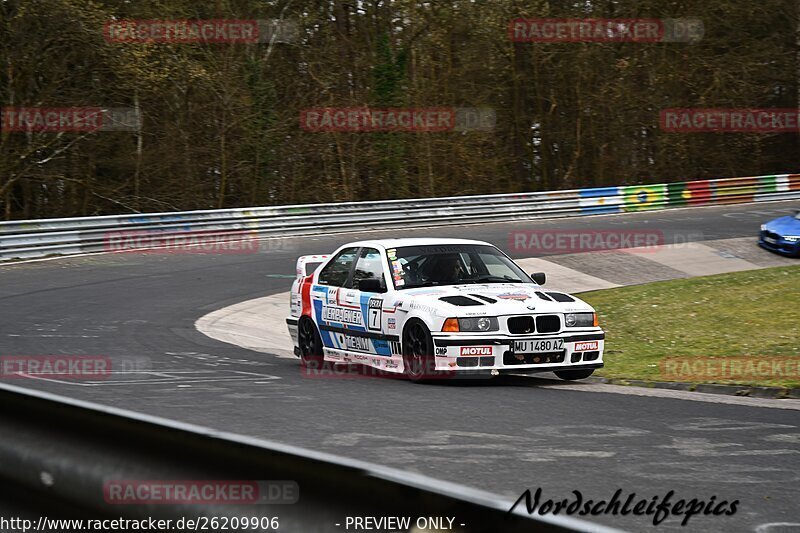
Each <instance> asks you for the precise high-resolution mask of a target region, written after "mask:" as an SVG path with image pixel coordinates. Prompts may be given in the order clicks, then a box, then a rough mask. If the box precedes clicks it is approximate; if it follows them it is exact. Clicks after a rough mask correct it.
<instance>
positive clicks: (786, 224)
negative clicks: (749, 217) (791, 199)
mask: <svg viewBox="0 0 800 533" xmlns="http://www.w3.org/2000/svg"><path fill="white" fill-rule="evenodd" d="M766 225H767V229H768V230H769V231H771V232H773V233H777V234H778V235H781V236H784V235H800V220H797V219H796V218H794V216H792V215H787V216H785V217H781V218H776V219H775V220H771V221H769V222H767V224H766Z"/></svg>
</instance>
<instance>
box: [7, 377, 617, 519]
mask: <svg viewBox="0 0 800 533" xmlns="http://www.w3.org/2000/svg"><path fill="white" fill-rule="evenodd" d="M0 405H2V406H3V409H2V410H0V435H2V439H0V496H1V497H0V504H6V505H7V504H8V503H9V501H11V502H12V503H13V502H14V500H15V499H21V498H24V506H23V507H24V508H25V509H24V510H25V511H27V513H28V516H29V517H38V516H43V513H46V516H47V517H48V518H51V519H52V518H56V519H57V518H84V519H92V520H98V519H104V518H126V519H145V518H154V519H179V518H182V517H187V518H198V517H201V516H205V517H228V518H231V517H240V518H241V517H260V518H264V517H269V518H273V517H277V518H278V519H279V524H280V527H279V528H278V530H279V531H290V532H300V531H303V532H305V531H315V532H324V531H337V532H340V531H344V530H345V528H344V524H345V520H346V517H348V516H350V517H355V516H360V517H364V516H368V517H380V516H409V517H453V518H454V519H455V520H454V523H455V525H454V527H453V531H455V532H459V531H460V532H494V531H504V532H508V533H514V532H517V531H519V532H521V531H542V532H545V533H547V532H566V531H586V532H589V531H592V532H597V533H613V532H616V531H618V530H615V529H612V528H608V527H605V526H600V525H597V524H592V523H590V522H586V521H583V520H578V519H575V518H570V517H568V516H555V515H545V516H539V515H538V514H535V513H534V514H533V515H529V514H528V513H527V510H526V509H525V505H524V504H521V505H519V506H518V507H517V508H516V509H515V510H514V512H513V513H511V514H509V513H508V511H509V509H511V508H512V505H513V502H510V501H505V500H503V499H502V498H500V497H497V496H495V495H492V494H489V493H486V492H483V491H479V490H476V489H471V488H468V487H464V486H461V485H457V484H454V483H449V482H444V481H437V480H434V479H431V478H428V477H425V476H422V475H418V474H413V473H406V472H402V471H399V470H395V469H392V468H387V467H382V466H378V465H373V464H369V463H365V462H362V461H358V460H352V459H345V458H340V457H335V456H332V455H329V454H325V453H320V452H314V451H310V450H305V449H302V448H296V447H293V446H289V445H285V444H279V443H274V442H269V441H264V440H259V439H256V438H249V437H244V436H241V435H234V434H229V433H223V432H219V431H214V430H211V429H208V428H204V427H199V426H193V425H189V424H183V423H180V422H175V421H169V420H165V419H161V418H156V417H151V416H148V415H143V414H139V413H133V412H130V411H124V410H121V409H117V408H113V407H108V406H101V405H97V404H91V403H87V402H83V401H80V400H75V399H71V398H66V397H63V396H56V395H53V394H50V393H46V392H39V391H34V390H30V389H25V388H21V387H16V386H12V385H8V384H0ZM110 480H114V481H123V480H124V481H126V482H127V481H131V482H135V481H136V480H147V482H149V483H153V482H156V481H157V480H206V481H209V480H212V481H213V480H218V481H222V480H227V481H228V482H230V481H236V480H240V481H247V480H263V481H270V480H282V481H284V482H292V483H296V486H297V489H298V490H297V498H293V500H292V501H293V502H294V503H290V502H284V503H274V501H273V503H260V504H255V505H236V506H232V505H219V504H218V503H219V502H215V503H203V504H198V503H186V502H183V503H158V504H154V503H152V502H149V503H143V504H123V505H120V504H118V503H119V502H118V501H117V502H114V501H112V502H108V493H107V492H105V491H104V487H105V486H106V484H107V483H108V482H109V481H110ZM523 489H524V487H521V488H520V490H523ZM16 510H17V509H16V507H15V511H16ZM60 513H65V514H66V516H64V514H60ZM36 523H37V522H36V521H35V520H34V524H36ZM337 524H340V525H337ZM462 524H463V525H462ZM213 529H216V528H212V530H213ZM231 529H235V528H233V527H231ZM264 529H266V528H264ZM273 529H274V528H273ZM247 530H248V531H261V530H262V528H256V529H253V528H249V529H247Z"/></svg>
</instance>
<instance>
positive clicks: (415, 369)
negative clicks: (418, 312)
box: [403, 320, 436, 382]
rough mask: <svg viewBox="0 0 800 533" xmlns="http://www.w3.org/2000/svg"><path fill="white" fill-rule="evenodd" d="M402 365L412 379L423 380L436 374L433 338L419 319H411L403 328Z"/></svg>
mask: <svg viewBox="0 0 800 533" xmlns="http://www.w3.org/2000/svg"><path fill="white" fill-rule="evenodd" d="M403 366H404V367H405V373H406V376H408V378H409V379H411V380H412V381H417V382H419V381H424V380H425V379H430V378H432V377H433V376H434V375H435V374H436V370H435V369H436V360H435V358H434V355H433V339H432V338H431V333H430V331H428V328H427V327H425V324H423V323H422V322H421V321H419V320H413V321H412V322H411V323H410V324H408V325H406V327H405V328H404V329H403Z"/></svg>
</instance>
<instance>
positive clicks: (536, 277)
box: [531, 272, 547, 285]
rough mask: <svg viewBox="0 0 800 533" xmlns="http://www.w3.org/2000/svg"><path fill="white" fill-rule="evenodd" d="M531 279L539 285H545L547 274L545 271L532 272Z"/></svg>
mask: <svg viewBox="0 0 800 533" xmlns="http://www.w3.org/2000/svg"><path fill="white" fill-rule="evenodd" d="M531 279H532V280H533V281H535V282H536V284H537V285H544V282H545V280H546V279H547V276H545V275H544V272H534V273H533V274H531Z"/></svg>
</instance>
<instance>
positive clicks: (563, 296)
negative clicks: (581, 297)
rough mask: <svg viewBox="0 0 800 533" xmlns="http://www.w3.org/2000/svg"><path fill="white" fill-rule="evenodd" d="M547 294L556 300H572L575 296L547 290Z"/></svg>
mask: <svg viewBox="0 0 800 533" xmlns="http://www.w3.org/2000/svg"><path fill="white" fill-rule="evenodd" d="M547 295H548V296H549V297H550V298H552V299H553V300H555V301H557V302H574V301H575V298H573V297H572V296H570V295H568V294H564V293H562V292H548V293H547Z"/></svg>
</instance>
